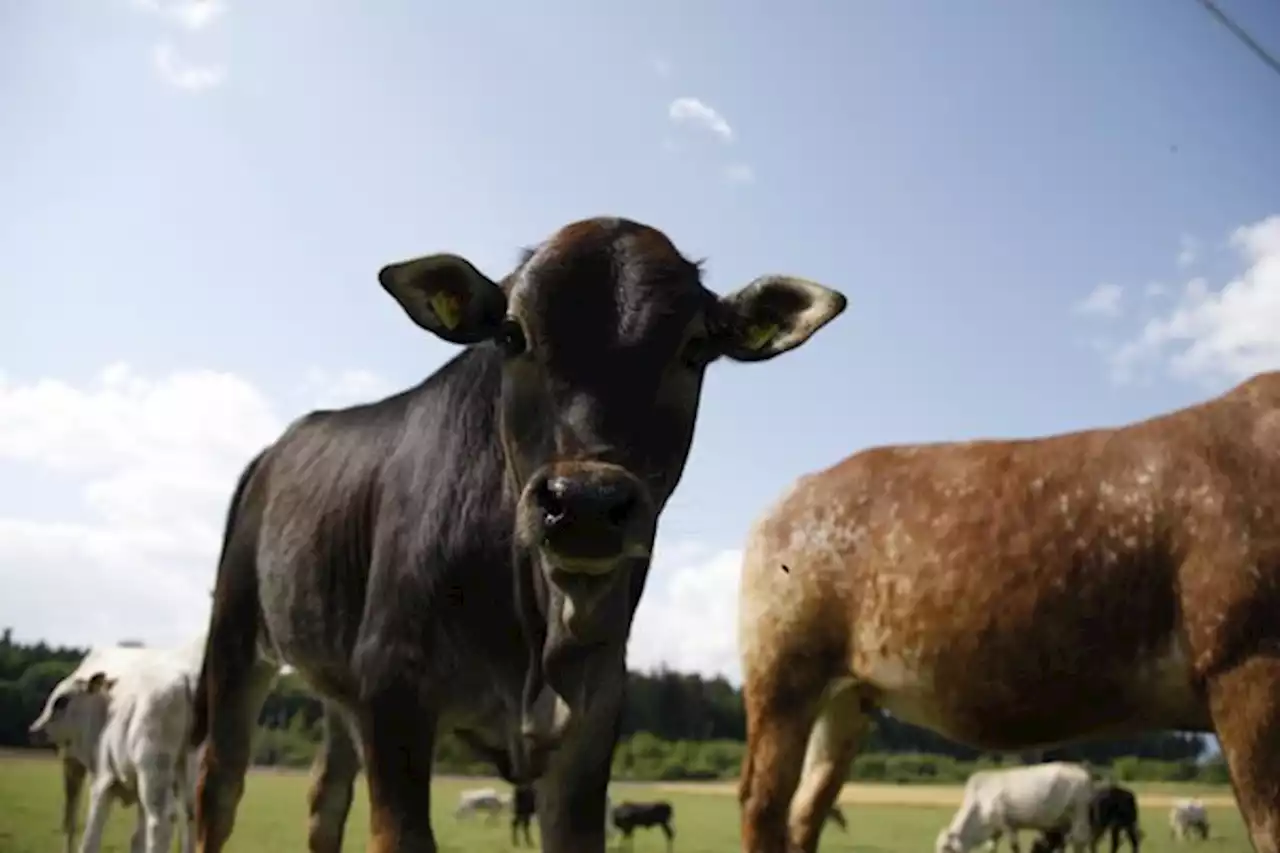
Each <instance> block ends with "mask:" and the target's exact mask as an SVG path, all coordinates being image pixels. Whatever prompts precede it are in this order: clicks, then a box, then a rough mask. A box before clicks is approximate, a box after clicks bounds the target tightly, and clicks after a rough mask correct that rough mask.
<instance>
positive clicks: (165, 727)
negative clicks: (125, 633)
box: [31, 641, 203, 853]
mask: <svg viewBox="0 0 1280 853" xmlns="http://www.w3.org/2000/svg"><path fill="white" fill-rule="evenodd" d="M202 649H203V641H200V642H193V643H191V644H190V645H188V646H184V647H182V648H180V649H146V648H142V649H135V648H120V647H108V648H99V649H94V650H92V651H90V652H89V654H88V655H86V656H85V658H84V659H83V660H82V661H81V662H80V665H79V666H78V667H77V668H76V670H75V671H74V672H73V673H72V674H71V675H70V676H68V677H67V678H65V679H63V680H62V681H61V682H59V684H58V685H57V686H56V687H54V689H53V691H52V692H51V693H50V694H49V697H48V699H47V700H46V702H45V706H44V709H43V710H42V711H41V713H40V716H39V717H37V718H36V721H35V722H34V723H32V725H31V731H32V732H33V733H43V734H44V735H46V736H47V737H48V738H49V739H50V740H51V741H52V742H53V743H54V744H56V745H57V747H58V750H59V752H60V753H61V755H62V757H63V759H64V761H67V762H70V763H73V764H77V765H79V766H80V767H82V768H84V770H86V771H87V775H88V778H89V815H88V818H87V819H86V821H85V831H84V837H83V838H82V839H81V842H80V853H98V850H99V849H100V847H101V844H102V832H103V829H104V828H105V826H106V821H107V816H108V813H109V810H110V804H111V800H112V799H113V798H117V797H118V798H120V799H122V800H124V801H125V802H126V804H127V803H129V802H132V801H136V802H137V805H138V823H137V828H136V829H135V831H134V835H133V840H132V843H131V845H130V847H131V851H132V853H168V851H169V849H170V847H171V846H172V833H173V824H174V822H175V821H176V822H177V824H178V835H179V837H180V838H181V839H182V849H183V850H184V851H185V853H191V851H193V850H194V845H195V832H194V827H193V826H192V819H191V818H192V815H193V812H194V806H195V781H196V771H197V767H198V763H199V761H198V758H199V755H198V752H196V751H194V750H192V749H190V748H189V747H188V745H187V741H188V739H189V737H190V732H191V723H192V715H193V711H194V708H193V705H192V700H193V695H194V691H195V683H196V679H197V678H198V677H199V669H200V659H201V654H200V653H199V651H198V650H200V651H202ZM97 673H102V674H103V675H104V676H105V678H106V679H107V682H108V683H109V684H110V686H109V687H107V688H106V689H104V690H99V691H96V692H90V691H89V689H88V684H89V682H90V679H91V678H92V677H93V676H94V675H95V674H97ZM62 697H66V702H65V703H64V707H61V708H60V709H58V710H55V709H54V705H55V703H57V701H58V699H60V698H62ZM65 815H66V819H65V821H64V826H63V830H64V834H65V838H64V849H65V850H66V851H68V853H69V851H70V850H71V848H72V845H73V843H74V836H75V816H74V815H75V803H74V802H68V803H67V804H66V810H65Z"/></svg>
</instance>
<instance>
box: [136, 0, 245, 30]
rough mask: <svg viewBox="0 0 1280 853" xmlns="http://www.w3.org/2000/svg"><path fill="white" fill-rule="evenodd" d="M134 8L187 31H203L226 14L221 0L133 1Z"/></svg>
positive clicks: (225, 8) (225, 7) (224, 5)
mask: <svg viewBox="0 0 1280 853" xmlns="http://www.w3.org/2000/svg"><path fill="white" fill-rule="evenodd" d="M132 2H133V6H134V8H136V9H138V10H139V11H142V12H147V13H149V14H152V15H156V16H158V17H161V18H163V19H165V20H166V21H168V22H169V23H172V24H175V25H177V26H179V27H182V28H183V29H185V30H202V29H204V28H205V27H207V26H209V24H211V23H213V22H214V21H216V20H217V19H218V18H220V17H222V16H223V15H224V14H226V11H227V6H226V4H225V3H223V2H221V0H176V1H174V2H171V0H132Z"/></svg>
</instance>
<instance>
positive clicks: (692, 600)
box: [627, 543, 742, 683]
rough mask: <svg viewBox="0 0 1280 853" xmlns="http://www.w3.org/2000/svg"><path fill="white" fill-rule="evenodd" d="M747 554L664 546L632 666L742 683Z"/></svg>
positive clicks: (634, 636)
mask: <svg viewBox="0 0 1280 853" xmlns="http://www.w3.org/2000/svg"><path fill="white" fill-rule="evenodd" d="M741 565H742V551H741V550H737V549H729V550H716V549H714V548H711V547H708V546H706V545H701V544H696V543H675V544H672V545H669V546H667V545H664V544H663V543H659V545H658V547H657V549H656V550H655V551H654V560H653V567H652V568H651V569H650V572H649V580H648V583H647V584H646V585H645V591H644V597H643V598H642V599H641V600H640V607H639V609H638V610H637V611H636V618H635V622H634V624H633V626H632V629H631V643H630V646H629V648H628V650H627V665H628V666H629V667H630V668H632V669H639V670H650V669H654V668H656V667H659V666H666V667H667V668H669V669H675V670H679V671H681V672H700V673H702V674H703V675H707V676H713V675H723V676H726V677H727V678H729V680H730V681H733V682H734V683H739V682H740V681H741V667H740V666H739V663H738V639H737V638H738V629H737V625H738V621H737V620H738V575H739V572H740V570H741Z"/></svg>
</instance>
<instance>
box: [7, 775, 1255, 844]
mask: <svg viewBox="0 0 1280 853" xmlns="http://www.w3.org/2000/svg"><path fill="white" fill-rule="evenodd" d="M486 784H492V785H495V786H496V787H500V786H501V783H500V782H499V783H495V782H493V781H491V780H482V779H465V780H458V779H443V780H439V781H438V782H437V783H436V785H435V788H434V791H433V794H434V796H433V798H432V804H431V807H432V813H433V817H434V825H435V828H436V836H437V838H438V840H439V842H440V847H441V849H442V850H445V851H457V853H462V851H466V853H495V851H504V853H505V852H506V851H510V850H511V849H512V847H511V838H510V830H509V828H508V826H507V824H506V823H505V822H502V821H499V822H495V823H493V824H486V820H487V819H486V818H485V817H483V816H476V817H471V818H469V819H467V820H465V821H461V822H460V821H457V820H455V819H454V817H453V814H452V810H453V807H454V806H455V805H456V803H457V797H458V792H459V791H460V790H462V789H463V788H474V787H478V786H481V785H486ZM306 787H307V779H306V775H305V774H304V773H297V772H287V771H284V772H274V771H265V770H264V771H256V772H254V773H252V774H251V775H250V777H249V781H248V783H247V785H246V790H245V797H244V800H243V802H242V803H241V805H240V812H239V816H238V818H237V821H236V830H235V834H234V835H233V836H232V839H231V844H230V845H229V847H228V850H229V851H230V853H277V851H294V850H305V849H306V836H305V824H306V799H305V792H306ZM1135 788H1136V789H1137V790H1138V792H1139V801H1140V806H1141V808H1142V810H1143V814H1142V824H1143V827H1144V829H1145V830H1146V833H1147V840H1146V842H1145V843H1144V844H1143V850H1144V851H1145V853H1162V851H1173V850H1180V851H1183V853H1190V851H1195V850H1201V851H1205V853H1209V851H1222V853H1237V851H1238V852H1239V853H1245V851H1247V850H1249V843H1248V841H1246V839H1245V835H1244V828H1243V825H1242V823H1241V820H1240V816H1239V813H1238V812H1237V811H1236V808H1235V805H1234V800H1233V799H1232V797H1231V793H1230V791H1229V790H1226V789H1214V788H1206V787H1204V786H1198V787H1194V788H1192V787H1183V786H1177V785H1147V786H1143V785H1137V786H1135ZM358 791H359V792H358V793H357V795H356V802H355V805H354V806H353V808H352V810H351V818H350V820H349V822H348V824H347V840H346V845H345V847H344V849H345V850H347V851H363V850H364V843H365V839H366V837H367V831H368V825H369V810H368V804H367V802H366V800H365V798H364V791H363V787H361V788H359V789H358ZM733 793H734V786H733V785H732V784H724V783H719V784H672V785H656V784H655V785H629V784H622V783H615V784H614V785H613V786H612V788H611V794H612V796H613V799H614V802H615V803H616V802H619V801H621V800H625V799H634V800H643V799H655V798H662V799H666V800H669V801H670V802H671V803H672V804H673V805H674V806H675V821H674V825H675V830H676V844H675V849H676V851H678V853H734V852H735V851H737V850H738V849H739V846H738V808H737V799H736V798H735V797H734V796H733ZM1192 795H1194V796H1199V797H1201V798H1202V799H1203V800H1204V801H1205V804H1206V805H1207V806H1209V807H1210V814H1211V817H1210V820H1211V821H1212V836H1211V837H1210V839H1209V841H1208V842H1205V843H1198V842H1189V843H1187V844H1185V845H1178V844H1175V843H1174V842H1172V841H1170V840H1169V838H1168V830H1167V819H1168V818H1167V814H1168V807H1169V803H1170V802H1171V801H1172V799H1174V798H1176V797H1180V796H1192ZM61 799H62V786H61V783H60V781H59V779H58V766H57V765H56V764H55V763H54V762H53V761H51V760H49V759H46V758H29V757H15V756H14V754H13V753H0V853H51V851H54V850H58V849H60V845H61V840H60V838H61V830H60V829H59V821H60V818H59V814H60V813H61V808H62V804H61ZM841 801H842V803H843V808H844V813H845V816H846V818H848V821H849V831H848V833H847V834H846V833H842V832H841V831H840V829H839V827H837V826H834V825H833V826H830V827H828V829H827V831H826V832H825V833H824V835H823V841H822V849H823V850H824V851H857V853H931V851H932V850H933V839H934V837H935V836H936V835H937V832H938V830H939V829H940V828H941V827H942V826H943V825H945V824H946V822H947V821H948V820H950V818H951V815H952V812H953V811H954V809H955V807H956V805H958V804H959V801H960V790H959V788H956V787H941V786H920V785H915V786H891V785H883V786H881V785H849V786H847V787H846V789H845V791H844V793H843V795H842V797H841ZM133 820H134V813H133V810H132V809H124V808H120V807H118V806H117V807H116V808H115V809H114V810H113V812H112V816H111V823H110V826H109V829H108V832H107V836H106V840H105V844H104V848H103V849H104V850H105V851H111V853H122V852H123V851H127V850H128V842H129V836H130V834H131V832H132V829H133ZM534 837H535V842H536V838H537V836H536V829H535V835H534ZM1030 843H1031V835H1030V833H1025V834H1024V835H1023V849H1024V850H1025V849H1028V848H1029V847H1030ZM664 849H665V846H664V842H663V838H662V834H661V832H660V831H658V830H648V831H643V830H642V831H641V832H640V833H639V834H638V835H637V836H636V838H635V842H634V850H635V851H637V853H640V851H654V853H659V851H663V850H664ZM1002 849H1007V848H1005V847H1003V846H1002ZM1100 849H1102V850H1106V849H1108V848H1107V846H1106V845H1105V844H1104V845H1103V846H1102V847H1101V848H1100ZM1126 849H1127V848H1126Z"/></svg>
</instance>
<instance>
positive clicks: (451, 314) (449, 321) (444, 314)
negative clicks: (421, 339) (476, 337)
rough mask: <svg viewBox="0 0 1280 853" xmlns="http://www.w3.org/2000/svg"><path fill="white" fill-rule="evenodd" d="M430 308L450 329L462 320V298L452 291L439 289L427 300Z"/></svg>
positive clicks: (454, 327) (456, 326)
mask: <svg viewBox="0 0 1280 853" xmlns="http://www.w3.org/2000/svg"><path fill="white" fill-rule="evenodd" d="M429 302H430V303H431V310H432V311H434V312H435V314H436V317H438V318H439V319H440V322H441V323H442V324H443V325H444V327H445V328H446V329H449V330H450V331H452V330H453V329H456V328H458V324H459V323H460V322H462V300H461V299H459V298H458V297H456V296H454V295H453V294H452V293H445V292H444V291H440V292H439V293H437V294H435V295H434V296H432V297H431V299H430V300H429Z"/></svg>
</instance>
